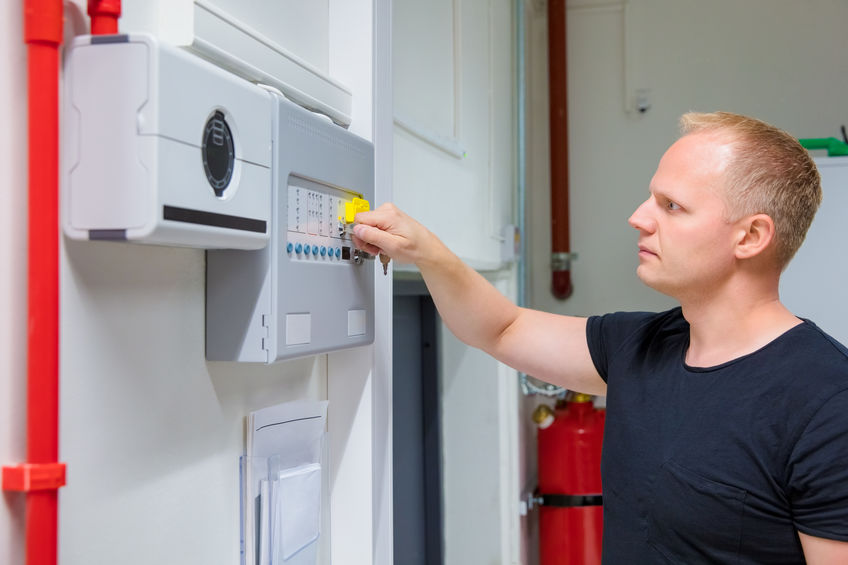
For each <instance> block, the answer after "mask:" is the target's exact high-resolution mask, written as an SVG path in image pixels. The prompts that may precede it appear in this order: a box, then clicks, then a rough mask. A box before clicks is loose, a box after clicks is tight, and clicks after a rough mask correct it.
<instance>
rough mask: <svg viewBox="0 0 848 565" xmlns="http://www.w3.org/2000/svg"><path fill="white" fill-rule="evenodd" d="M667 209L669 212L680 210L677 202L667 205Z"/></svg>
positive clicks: (667, 203) (670, 202) (669, 202)
mask: <svg viewBox="0 0 848 565" xmlns="http://www.w3.org/2000/svg"><path fill="white" fill-rule="evenodd" d="M665 207H666V209H668V210H680V206H679V205H678V204H677V202H672V201H671V200H669V201H668V202H666V203H665Z"/></svg>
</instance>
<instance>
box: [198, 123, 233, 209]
mask: <svg viewBox="0 0 848 565" xmlns="http://www.w3.org/2000/svg"><path fill="white" fill-rule="evenodd" d="M200 153H201V155H202V156H203V170H204V172H205V173H206V180H208V181H209V184H210V185H212V188H213V190H215V195H216V196H218V197H221V196H223V195H224V190H225V189H226V188H227V186H228V185H229V184H230V180H231V179H232V178H233V168H234V167H235V164H236V151H235V145H234V144H233V133H232V131H230V126H229V125H227V120H226V119H225V118H224V114H223V112H221V111H220V110H218V111H216V112H215V114H213V115H212V117H211V118H209V120H208V121H207V122H206V127H204V128H203V143H202V145H201V147H200Z"/></svg>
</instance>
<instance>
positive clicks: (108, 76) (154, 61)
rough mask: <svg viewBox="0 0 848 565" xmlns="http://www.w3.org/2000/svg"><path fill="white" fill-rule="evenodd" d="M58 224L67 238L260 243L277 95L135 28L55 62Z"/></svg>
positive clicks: (89, 39)
mask: <svg viewBox="0 0 848 565" xmlns="http://www.w3.org/2000/svg"><path fill="white" fill-rule="evenodd" d="M64 100H65V101H64V124H65V128H64V129H65V143H64V146H63V147H64V156H63V159H64V174H63V185H64V188H63V195H62V199H63V203H62V208H63V225H64V231H65V234H66V235H67V236H68V237H71V238H75V239H100V240H121V241H135V242H141V243H153V244H161V245H178V246H189V247H200V248H208V249H215V248H228V249H259V248H262V247H264V246H265V245H266V244H267V242H268V238H269V235H270V223H269V222H270V219H271V218H270V211H271V136H272V129H273V115H274V113H275V112H276V97H275V96H274V95H273V94H271V93H270V92H268V91H266V90H264V89H263V88H260V87H259V86H256V85H254V84H251V83H250V82H248V81H246V80H244V79H241V78H239V77H237V76H235V75H234V74H232V73H230V72H227V71H225V70H223V69H221V68H220V67H217V66H215V65H213V64H212V63H210V62H208V61H205V60H203V59H201V58H199V57H197V56H196V55H193V54H191V53H189V52H187V51H184V50H182V49H179V48H177V47H173V46H169V45H166V44H164V43H160V42H159V41H157V40H156V39H155V38H153V37H151V36H148V35H144V34H138V35H135V34H130V35H109V36H82V37H79V38H77V39H75V40H74V42H73V44H72V46H71V48H70V50H69V52H68V54H67V57H66V62H65V96H64Z"/></svg>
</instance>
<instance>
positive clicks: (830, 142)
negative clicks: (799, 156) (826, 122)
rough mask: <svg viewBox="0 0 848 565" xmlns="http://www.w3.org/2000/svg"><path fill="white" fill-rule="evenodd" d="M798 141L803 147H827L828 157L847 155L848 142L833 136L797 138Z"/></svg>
mask: <svg viewBox="0 0 848 565" xmlns="http://www.w3.org/2000/svg"><path fill="white" fill-rule="evenodd" d="M798 141H799V142H800V143H801V146H802V147H804V148H805V149H827V156H828V157H836V156H838V155H848V143H845V142H844V141H840V140H838V139H836V138H835V137H815V138H807V139H799V140H798Z"/></svg>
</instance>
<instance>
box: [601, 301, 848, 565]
mask: <svg viewBox="0 0 848 565" xmlns="http://www.w3.org/2000/svg"><path fill="white" fill-rule="evenodd" d="M586 335H587V340H588V344H589V350H590V352H591V355H592V360H593V361H594V363H595V367H596V368H597V370H598V372H599V373H600V374H601V376H602V377H603V378H604V380H605V381H607V385H608V386H607V416H606V424H605V432H604V448H603V462H602V465H601V466H602V477H603V489H604V538H603V539H604V542H603V560H604V563H605V564H627V565H632V564H640V565H641V564H648V563H685V564H687V565H693V564H696V563H769V564H771V563H803V562H804V557H803V552H802V549H801V544H800V541H799V539H798V536H797V534H796V531H798V530H800V531H801V532H804V533H806V534H809V535H812V536H817V537H823V538H830V539H835V540H843V541H848V350H846V349H845V347H843V346H842V345H840V344H839V343H837V342H836V341H835V340H833V339H832V338H830V337H829V336H828V335H826V334H825V333H824V332H822V331H821V330H820V329H819V328H818V327H817V326H816V325H815V324H813V323H811V322H809V321H804V322H803V323H801V324H799V325H798V326H795V327H794V328H792V329H790V330H789V331H787V332H786V333H784V334H783V335H781V336H780V337H778V338H777V339H775V340H774V341H772V342H771V343H769V344H768V345H766V346H765V347H763V348H762V349H760V350H758V351H756V352H754V353H751V354H749V355H745V356H743V357H740V358H738V359H734V360H733V361H729V362H727V363H724V364H722V365H718V366H715V367H708V368H699V367H689V366H687V365H686V363H685V354H686V350H687V348H688V346H689V324H688V323H687V322H686V320H685V319H684V318H683V315H682V313H681V310H680V308H675V309H673V310H670V311H668V312H662V313H659V314H656V313H616V314H608V315H606V316H596V317H592V318H589V321H588V325H587V329H586Z"/></svg>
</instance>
